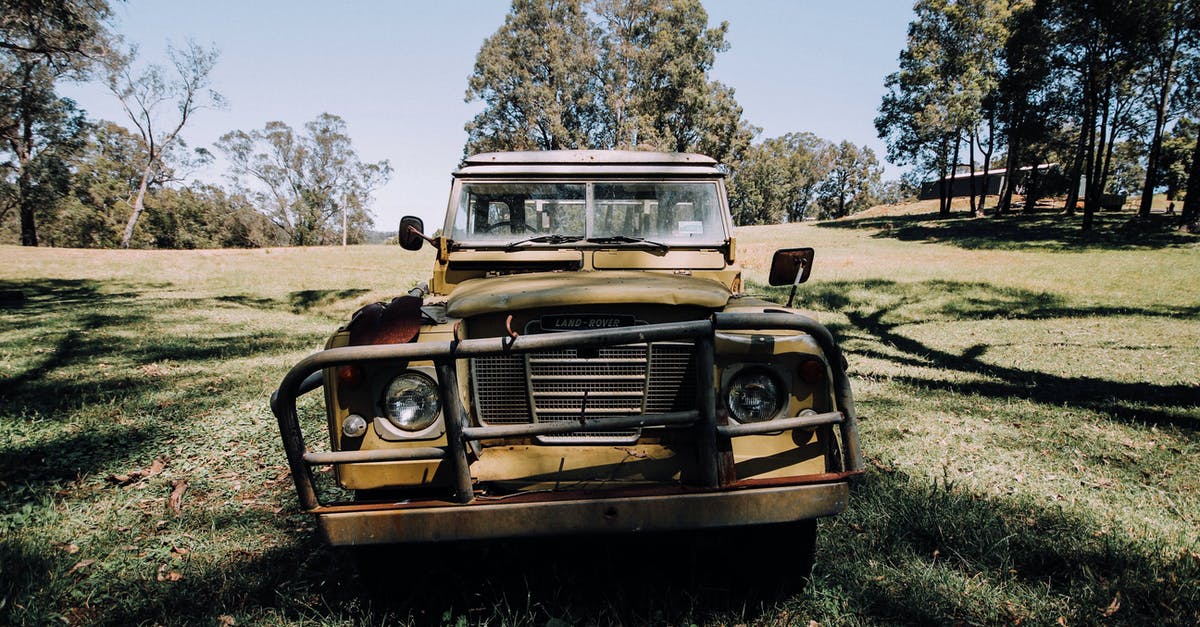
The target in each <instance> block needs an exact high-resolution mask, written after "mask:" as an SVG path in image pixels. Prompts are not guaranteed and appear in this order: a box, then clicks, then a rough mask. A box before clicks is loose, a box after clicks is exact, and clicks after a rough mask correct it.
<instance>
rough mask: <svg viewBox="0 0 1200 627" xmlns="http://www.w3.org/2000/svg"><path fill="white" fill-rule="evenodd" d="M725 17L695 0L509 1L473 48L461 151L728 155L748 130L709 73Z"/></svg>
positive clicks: (735, 153) (736, 151)
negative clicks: (475, 108)
mask: <svg viewBox="0 0 1200 627" xmlns="http://www.w3.org/2000/svg"><path fill="white" fill-rule="evenodd" d="M727 29H728V25H727V24H721V25H720V26H719V27H717V28H708V14H707V13H706V12H705V11H704V8H703V7H702V6H701V5H700V3H699V2H698V0H588V1H585V0H514V2H513V5H512V9H511V10H510V12H509V14H508V16H507V17H506V19H505V23H504V25H503V26H501V27H500V29H499V30H497V31H496V33H495V34H493V35H492V36H491V37H489V38H488V39H486V40H485V41H484V43H483V45H482V46H481V48H480V51H479V54H478V56H477V57H476V62H475V69H474V72H473V73H472V75H471V77H470V79H469V82H468V89H467V96H466V99H467V101H468V102H470V101H474V100H477V99H478V100H482V101H483V103H484V110H483V111H482V112H481V113H480V114H479V115H477V116H476V117H475V119H474V120H472V121H471V122H470V123H469V124H467V127H466V128H467V132H468V140H467V145H466V147H465V148H464V153H466V154H471V153H475V152H481V151H492V150H556V149H579V148H598V149H609V148H618V149H649V150H668V151H679V152H702V153H705V154H708V155H709V156H712V157H714V158H716V159H718V160H720V161H736V159H737V158H738V157H739V156H740V154H741V152H742V151H744V150H745V148H746V147H747V146H748V145H749V141H750V137H751V130H750V128H749V126H748V125H747V124H746V123H745V122H743V121H742V119H741V113H742V110H741V107H740V106H738V104H737V102H736V101H735V100H734V97H733V90H732V89H730V88H729V87H727V86H725V85H722V84H720V83H718V82H716V81H710V80H709V79H708V71H709V70H710V69H711V67H712V64H713V62H714V60H715V58H716V54H717V53H718V52H720V51H722V50H724V49H725V48H726V46H727V44H726V43H725V33H726V31H727Z"/></svg>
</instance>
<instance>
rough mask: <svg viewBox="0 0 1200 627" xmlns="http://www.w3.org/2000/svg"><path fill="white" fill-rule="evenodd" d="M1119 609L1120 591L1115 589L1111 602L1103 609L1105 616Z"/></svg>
mask: <svg viewBox="0 0 1200 627" xmlns="http://www.w3.org/2000/svg"><path fill="white" fill-rule="evenodd" d="M1119 609H1121V591H1120V590H1117V594H1115V595H1114V596H1113V600H1112V603H1109V604H1108V609H1106V610H1104V616H1105V618H1107V617H1109V616H1112V615H1113V614H1116V613H1117V610H1119Z"/></svg>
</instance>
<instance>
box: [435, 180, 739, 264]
mask: <svg viewBox="0 0 1200 627" xmlns="http://www.w3.org/2000/svg"><path fill="white" fill-rule="evenodd" d="M488 183H492V184H531V185H544V184H564V185H584V186H585V200H584V217H585V232H584V233H583V234H582V235H583V239H579V240H577V241H572V242H562V243H544V242H527V243H523V244H521V246H520V247H519V248H518V249H519V250H529V249H540V248H554V249H557V248H581V249H583V248H586V249H596V248H628V247H630V246H631V245H636V244H631V243H629V242H605V243H601V242H593V241H588V240H589V239H593V238H597V237H601V238H603V237H604V236H603V235H598V234H597V233H596V232H595V225H594V223H593V222H594V219H595V215H594V212H595V207H596V198H595V186H596V185H609V184H621V185H642V184H645V185H656V184H661V185H677V184H692V185H695V184H706V185H712V186H715V192H716V195H715V200H716V203H717V206H716V207H715V208H714V211H715V212H716V213H717V214H718V215H717V216H716V219H715V220H714V221H713V223H714V225H718V224H719V226H720V228H721V231H722V233H721V234H720V237H719V238H718V237H716V236H715V235H716V234H714V237H713V238H712V239H706V240H704V241H701V242H684V241H677V240H673V241H668V242H666V245H667V246H668V247H669V248H670V249H684V250H687V249H709V250H711V249H718V248H723V247H727V246H728V245H729V241H730V239H731V238H732V236H733V222H732V219H731V217H730V214H729V209H728V207H729V201H728V198H727V197H726V193H725V185H724V180H723V179H722V178H719V177H713V176H703V177H687V176H671V177H656V176H629V175H619V176H611V177H608V176H587V177H574V176H552V177H539V176H503V177H488V176H471V177H457V176H456V177H455V178H454V185H453V186H452V188H451V192H450V199H449V202H448V203H447V209H446V221H445V224H444V226H443V228H442V233H443V234H445V238H446V240H447V243H448V248H451V249H458V248H471V249H492V250H495V249H499V250H505V249H508V250H512V241H509V240H508V239H501V240H495V239H474V240H470V239H454V238H453V237H451V235H453V234H454V228H455V221H456V219H457V218H458V213H459V211H460V209H461V200H462V194H463V188H464V186H466V185H471V184H488ZM511 239H512V240H513V241H515V240H516V239H517V238H511ZM647 239H648V240H654V239H656V238H654V237H649V238H647Z"/></svg>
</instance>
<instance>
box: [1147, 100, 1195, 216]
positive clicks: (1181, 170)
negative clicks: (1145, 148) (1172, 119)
mask: <svg viewBox="0 0 1200 627" xmlns="http://www.w3.org/2000/svg"><path fill="white" fill-rule="evenodd" d="M1197 128H1200V124H1197V123H1196V122H1194V121H1193V120H1192V119H1190V118H1183V119H1181V120H1179V122H1178V123H1177V124H1175V127H1174V128H1173V129H1172V130H1171V132H1170V133H1168V134H1167V136H1166V137H1165V138H1163V143H1162V155H1161V156H1160V157H1159V160H1158V162H1157V167H1158V175H1157V177H1156V179H1157V180H1158V181H1159V183H1161V184H1162V185H1163V186H1164V187H1166V189H1167V199H1168V200H1177V199H1179V197H1180V195H1181V192H1182V191H1183V190H1184V188H1185V187H1186V186H1187V178H1188V172H1189V171H1190V168H1191V162H1192V148H1193V147H1194V146H1195V145H1196V141H1197V132H1196V131H1197Z"/></svg>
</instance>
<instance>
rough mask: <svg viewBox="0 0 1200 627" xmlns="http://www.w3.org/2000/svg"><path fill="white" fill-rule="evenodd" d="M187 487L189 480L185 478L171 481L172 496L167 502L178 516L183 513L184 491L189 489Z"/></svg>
mask: <svg viewBox="0 0 1200 627" xmlns="http://www.w3.org/2000/svg"><path fill="white" fill-rule="evenodd" d="M187 487H188V484H187V481H184V480H183V479H176V480H175V481H173V482H171V498H169V499H167V503H168V504H169V505H170V506H171V511H173V512H175V515H176V516H178V515H180V514H182V513H183V493H184V492H186V491H187Z"/></svg>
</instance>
